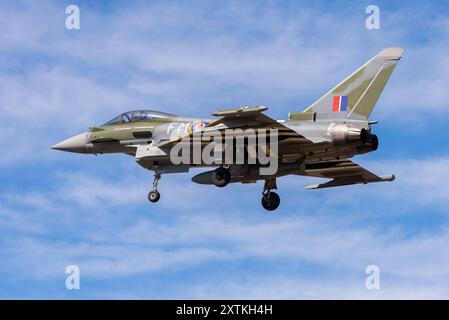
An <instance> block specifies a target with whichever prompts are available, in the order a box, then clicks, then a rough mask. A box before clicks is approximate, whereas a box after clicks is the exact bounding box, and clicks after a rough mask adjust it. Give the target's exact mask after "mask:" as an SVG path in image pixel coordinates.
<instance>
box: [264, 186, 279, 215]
mask: <svg viewBox="0 0 449 320" xmlns="http://www.w3.org/2000/svg"><path fill="white" fill-rule="evenodd" d="M272 189H277V185H276V179H267V180H265V185H264V187H263V192H262V207H264V209H265V210H268V211H274V210H276V209H277V208H278V207H279V204H280V203H281V198H280V197H279V195H278V194H277V193H276V192H273V191H271V190H272Z"/></svg>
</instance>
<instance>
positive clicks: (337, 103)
mask: <svg viewBox="0 0 449 320" xmlns="http://www.w3.org/2000/svg"><path fill="white" fill-rule="evenodd" d="M347 108H348V96H334V101H333V102H332V112H341V111H346V110H347Z"/></svg>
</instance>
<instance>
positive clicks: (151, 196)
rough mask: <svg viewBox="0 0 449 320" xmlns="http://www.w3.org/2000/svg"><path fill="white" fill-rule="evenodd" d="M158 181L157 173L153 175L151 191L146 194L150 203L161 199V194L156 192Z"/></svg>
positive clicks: (159, 176) (158, 175) (159, 177)
mask: <svg viewBox="0 0 449 320" xmlns="http://www.w3.org/2000/svg"><path fill="white" fill-rule="evenodd" d="M160 179H161V175H160V174H159V173H156V174H154V180H153V190H151V191H150V192H149V193H148V200H150V201H151V202H158V201H159V199H160V197H161V194H160V193H159V191H157V184H158V182H159V180H160Z"/></svg>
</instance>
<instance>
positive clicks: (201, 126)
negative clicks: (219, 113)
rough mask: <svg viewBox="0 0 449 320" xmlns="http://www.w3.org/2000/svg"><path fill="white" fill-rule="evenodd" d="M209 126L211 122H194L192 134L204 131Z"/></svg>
mask: <svg viewBox="0 0 449 320" xmlns="http://www.w3.org/2000/svg"><path fill="white" fill-rule="evenodd" d="M208 124H209V122H205V121H200V122H194V123H193V124H192V132H198V131H201V130H203V129H204V128H205V127H206V126H207V125H208Z"/></svg>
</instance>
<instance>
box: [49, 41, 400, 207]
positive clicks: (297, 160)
mask: <svg viewBox="0 0 449 320" xmlns="http://www.w3.org/2000/svg"><path fill="white" fill-rule="evenodd" d="M402 53H403V49H401V48H387V49H384V50H382V51H381V52H380V53H378V54H377V55H376V56H375V57H373V58H372V59H371V60H369V61H368V62H367V63H366V64H364V65H363V66H362V67H360V68H359V69H357V70H356V71H355V72H354V73H352V74H351V75H350V76H349V77H347V78H346V79H344V80H343V81H342V82H340V83H339V84H338V85H337V86H335V87H334V88H332V89H331V90H330V91H329V92H328V93H326V94H325V95H324V96H322V97H321V98H319V99H318V100H317V101H316V102H314V103H313V104H312V105H310V106H309V107H307V108H306V109H305V110H304V111H302V112H290V113H289V115H288V119H287V120H274V119H272V118H270V117H269V116H267V115H265V114H264V113H263V111H265V110H267V107H264V106H254V107H239V108H228V109H221V110H218V111H216V112H214V113H213V115H214V116H216V117H218V118H191V117H182V116H177V115H173V114H169V113H163V112H157V111H149V110H139V111H130V112H125V113H123V114H121V115H119V116H117V117H115V118H114V119H112V120H111V121H108V122H106V123H105V124H103V125H101V126H98V127H91V128H90V129H89V131H88V132H84V133H81V134H79V135H76V136H73V137H71V138H69V139H67V140H64V141H62V142H59V143H57V144H55V145H54V146H53V147H52V149H56V150H62V151H69V152H77V153H86V154H105V153H125V154H128V155H131V156H133V157H134V158H135V160H136V161H137V163H138V164H139V165H141V166H142V167H144V168H146V169H149V170H152V171H154V180H153V188H152V190H151V191H150V192H149V194H148V199H149V200H150V201H151V202H157V201H158V200H159V198H160V193H159V192H158V190H157V186H158V182H159V180H160V178H161V175H162V174H166V173H178V172H187V171H189V169H190V168H193V167H213V168H215V169H214V170H210V171H206V172H203V173H200V174H198V175H196V176H194V177H193V178H192V181H194V182H196V183H200V184H215V185H216V186H218V187H224V186H226V185H227V184H228V183H234V182H241V183H255V182H256V181H258V180H265V184H264V188H263V192H262V206H263V207H264V208H265V209H267V210H269V211H273V210H275V209H276V208H278V206H279V204H280V198H279V196H278V195H277V194H276V193H275V192H273V191H272V190H274V189H277V183H276V178H279V177H282V176H286V175H290V174H293V175H300V176H310V177H318V178H327V179H329V180H328V181H327V182H324V183H319V184H315V185H311V186H308V187H306V189H320V188H328V187H336V186H345V185H352V184H367V183H373V182H382V181H393V180H394V179H395V177H394V175H386V176H379V175H377V174H375V173H372V172H370V171H369V170H367V169H365V168H363V167H361V166H359V165H358V164H356V163H354V162H352V161H351V160H349V158H351V157H353V156H355V155H359V154H364V153H368V152H371V151H375V150H376V149H377V148H378V138H377V136H376V135H375V134H373V133H372V132H371V131H372V130H371V126H372V125H374V124H377V121H371V120H369V116H370V114H371V112H372V110H373V108H374V105H375V104H376V102H377V100H378V98H379V96H380V94H381V92H382V90H383V89H384V86H385V84H386V83H387V81H388V79H389V77H390V75H391V73H392V72H393V70H394V68H395V66H396V63H397V62H398V61H399V59H400V58H401V56H402ZM248 128H252V129H258V130H260V129H266V130H268V129H269V130H272V131H270V132H275V135H276V136H275V138H276V139H274V140H276V141H277V145H276V147H277V148H276V149H277V150H276V152H275V153H273V152H271V151H269V150H268V152H267V154H269V155H270V157H273V158H274V159H275V161H276V164H277V171H276V172H274V173H272V174H270V175H263V174H261V171H260V169H261V167H263V165H262V164H261V163H260V162H259V161H256V163H254V162H253V163H249V161H247V162H244V163H240V164H238V163H229V162H224V161H223V158H220V159H218V161H217V162H214V163H210V162H207V163H206V162H205V161H202V160H200V161H199V162H198V161H197V162H196V163H187V164H185V163H173V161H172V159H171V157H170V151H171V150H172V149H173V148H175V147H176V146H177V145H178V144H180V143H182V141H184V140H183V138H186V137H187V138H189V139H188V140H187V141H191V142H192V143H193V142H194V140H195V139H194V136H195V134H197V133H205V132H209V133H210V132H215V133H222V132H224V131H226V130H230V129H248ZM241 131H242V130H240V131H238V130H234V131H231V132H239V133H234V134H235V135H238V134H241ZM257 132H259V131H257ZM190 138H191V139H190ZM271 138H273V137H271ZM245 141H246V144H245V146H244V148H243V149H242V148H240V149H238V150H234V151H235V152H236V153H239V152H240V153H242V152H243V153H245V154H248V153H250V147H251V145H250V143H249V141H250V140H249V139H247V140H245ZM251 141H252V140H251ZM197 142H198V141H197ZM199 143H200V145H201V147H200V148H204V145H203V142H202V141H201V139H200V142H199ZM255 157H256V158H257V157H258V154H256V155H255ZM232 159H234V158H232ZM232 159H231V160H232ZM245 159H246V158H245ZM220 161H221V162H220Z"/></svg>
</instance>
